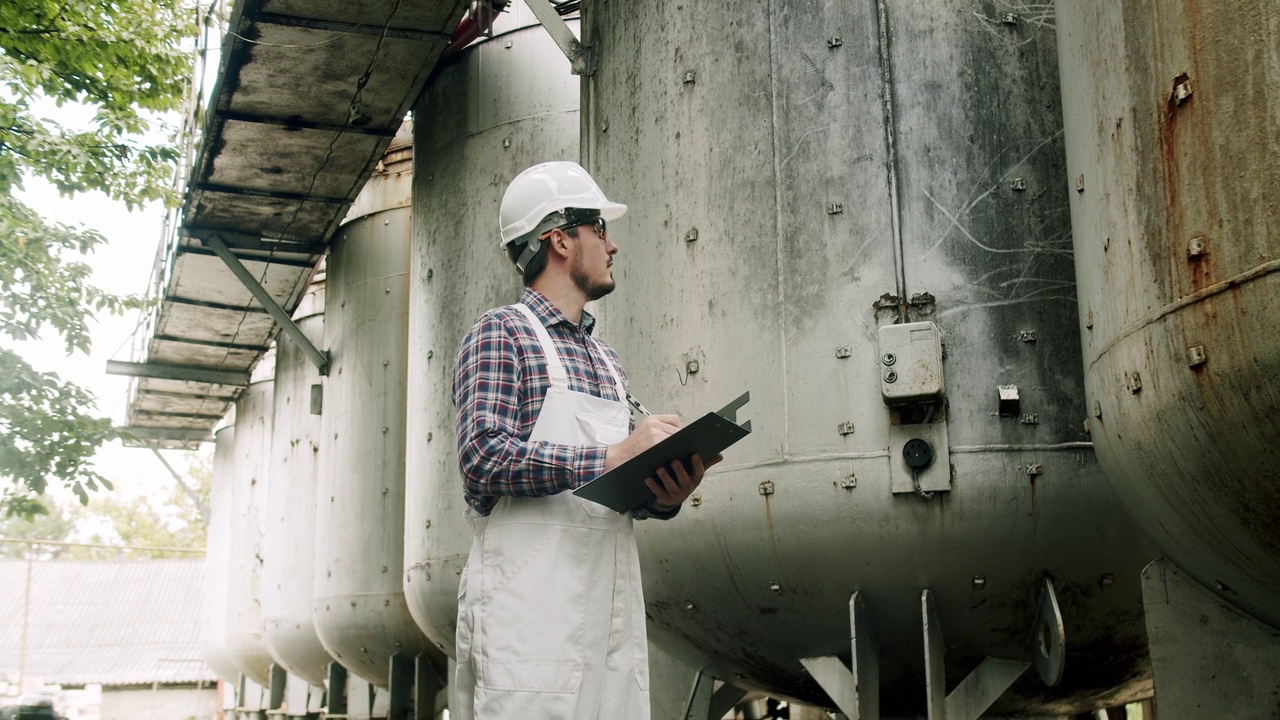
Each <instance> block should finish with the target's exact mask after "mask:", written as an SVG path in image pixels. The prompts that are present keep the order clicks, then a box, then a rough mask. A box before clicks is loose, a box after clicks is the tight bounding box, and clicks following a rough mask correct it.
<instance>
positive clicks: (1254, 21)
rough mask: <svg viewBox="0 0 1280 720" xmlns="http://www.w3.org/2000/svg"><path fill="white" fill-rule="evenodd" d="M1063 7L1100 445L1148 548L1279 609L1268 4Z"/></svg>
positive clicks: (1080, 255) (1079, 256) (1083, 315)
mask: <svg viewBox="0 0 1280 720" xmlns="http://www.w3.org/2000/svg"><path fill="white" fill-rule="evenodd" d="M1058 15H1059V18H1058V24H1059V35H1060V43H1059V54H1060V61H1061V65H1062V97H1063V104H1064V107H1065V108H1066V110H1067V112H1066V144H1067V169H1068V171H1069V174H1070V177H1071V179H1072V180H1071V182H1072V190H1071V193H1070V195H1071V218H1072V224H1073V227H1074V240H1075V261H1076V270H1077V275H1078V278H1079V289H1080V309H1079V312H1080V325H1081V329H1080V334H1081V336H1082V338H1083V340H1082V342H1083V345H1084V368H1085V390H1086V397H1087V400H1088V404H1089V425H1090V427H1091V429H1092V432H1093V438H1094V442H1095V444H1096V445H1097V452H1098V459H1099V462H1100V463H1101V464H1102V467H1103V469H1104V471H1105V472H1106V475H1107V479H1108V481H1109V482H1110V483H1111V485H1112V487H1113V488H1114V490H1115V492H1116V494H1117V496H1119V498H1120V500H1121V502H1122V503H1124V505H1125V506H1126V507H1127V508H1128V509H1129V511H1130V512H1131V514H1132V515H1133V517H1134V519H1135V520H1136V521H1137V522H1138V523H1139V524H1140V525H1141V526H1142V528H1143V529H1144V530H1146V531H1147V532H1148V533H1149V534H1150V535H1151V537H1152V538H1153V539H1154V540H1155V542H1156V544H1157V545H1158V546H1159V547H1160V549H1161V550H1163V551H1164V552H1166V553H1168V555H1169V557H1170V558H1172V559H1173V560H1174V561H1176V562H1177V563H1178V564H1179V565H1181V566H1183V567H1184V568H1185V569H1186V570H1187V571H1188V573H1189V574H1191V575H1192V576H1193V577H1195V578H1196V579H1197V580H1199V581H1200V582H1201V583H1203V584H1204V585H1205V586H1206V587H1209V588H1211V589H1212V590H1213V591H1214V592H1216V593H1217V594H1218V595H1219V596H1220V597H1221V598H1223V599H1224V600H1227V601H1228V602H1231V603H1233V604H1235V605H1237V606H1239V607H1241V608H1243V609H1244V610H1246V611H1247V612H1249V613H1252V614H1253V615H1255V616H1256V617H1258V618H1260V619H1262V620H1264V621H1266V622H1268V623H1270V624H1271V625H1276V626H1280V533H1278V532H1277V531H1276V520H1277V518H1280V442H1277V439H1278V438H1280V323H1278V322H1277V318H1280V274H1278V273H1277V271H1278V270H1280V162H1278V161H1277V158H1278V157H1280V54H1278V53H1277V48H1280V5H1277V4H1276V3H1275V2H1272V1H1271V0H1233V1H1231V2H1215V3H1189V2H1181V1H1175V0H1161V1H1158V2H1152V3H1138V4H1131V3H1065V4H1063V5H1062V6H1060V7H1059V9H1058Z"/></svg>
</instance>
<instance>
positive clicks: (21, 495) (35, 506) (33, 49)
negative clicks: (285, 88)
mask: <svg viewBox="0 0 1280 720" xmlns="http://www.w3.org/2000/svg"><path fill="white" fill-rule="evenodd" d="M194 18H195V14H194V11H193V10H192V9H191V8H190V7H189V6H188V5H186V4H185V3H184V0H109V1H108V0H4V2H0V290H2V291H3V293H0V408H2V409H0V478H3V479H4V480H7V481H8V482H7V483H5V484H4V485H3V486H2V487H0V509H3V511H4V512H3V513H0V516H8V515H13V514H19V515H24V516H30V515H32V514H35V513H39V512H41V511H42V510H43V505H42V503H41V502H40V495H41V494H42V493H43V492H44V489H45V488H46V487H47V486H48V484H49V483H50V482H60V483H64V484H66V485H68V486H69V487H70V488H71V489H72V490H73V491H74V492H75V493H76V494H77V495H78V496H79V498H80V500H81V502H86V501H87V499H88V492H89V491H91V490H94V489H97V488H98V487H99V486H103V485H105V484H106V483H105V480H104V478H102V477H101V476H100V475H99V474H98V473H97V472H95V471H94V469H93V466H92V457H93V454H94V452H95V451H96V449H97V448H98V447H99V446H100V445H101V444H102V443H103V442H105V441H107V440H109V439H111V438H112V437H114V436H115V430H113V429H112V427H111V423H110V422H109V421H107V420H105V419H102V418H99V417H96V416H95V410H94V407H93V398H92V396H91V395H90V394H89V393H88V392H86V391H85V390H83V389H82V388H79V387H77V386H75V385H73V384H71V383H67V382H64V381H63V380H61V379H60V378H59V377H58V376H57V375H54V374H51V373H44V372H40V371H38V370H37V369H35V368H33V367H31V366H30V365H29V364H28V363H27V362H26V361H25V360H24V359H23V358H22V357H21V356H20V355H19V354H18V353H17V352H15V351H14V350H13V349H12V347H13V343H15V342H20V341H24V340H32V339H35V338H38V337H40V336H41V335H42V334H44V333H49V332H52V333H56V334H57V336H58V337H60V338H61V340H62V341H63V342H64V344H65V346H66V349H67V352H68V353H74V352H84V353H87V352H88V350H89V331H88V323H89V321H90V320H91V319H92V318H93V317H94V316H95V315H96V313H98V312H102V311H109V312H122V311H123V310H125V309H127V308H129V307H134V306H137V305H139V304H140V302H141V301H140V300H139V299H138V298H122V297H117V296H114V295H111V294H109V293H105V292H103V291H101V290H99V289H98V288H95V287H93V286H92V285H91V284H90V282H89V278H90V269H89V267H88V265H86V264H85V263H84V262H83V260H82V258H83V256H85V255H87V254H89V253H91V252H93V251H94V249H95V248H96V247H98V246H99V245H101V244H102V243H103V242H104V240H105V239H104V238H103V236H102V235H101V234H99V233H97V232H94V231H92V230H85V229H79V228H75V227H72V226H70V225H67V224H63V223H59V222H51V221H47V220H45V219H43V218H41V217H40V216H39V215H38V214H37V213H36V212H34V211H32V210H31V209H30V208H29V207H27V206H26V205H24V204H23V203H22V202H21V201H20V200H18V199H17V197H16V196H15V192H16V191H19V190H21V189H23V181H24V178H32V177H38V178H42V179H44V180H46V181H48V182H49V183H51V184H52V185H53V186H54V187H56V188H57V189H58V190H59V191H60V192H62V193H63V194H65V195H74V194H76V193H82V192H87V191H100V192H102V193H105V194H106V195H107V196H108V197H110V198H112V199H115V200H118V201H121V202H123V203H125V204H126V205H127V206H129V207H130V208H131V209H132V208H135V207H138V206H140V205H142V204H143V203H145V202H148V201H151V200H157V199H166V200H167V199H171V198H170V195H171V194H172V190H171V187H170V185H171V182H170V181H171V179H172V175H173V167H174V163H175V161H176V160H177V159H178V150H177V148H176V146H175V144H174V138H172V137H170V138H168V139H167V140H165V141H161V142H152V141H149V140H147V139H146V135H147V134H148V133H149V132H151V131H152V123H153V121H154V119H155V118H156V117H158V114H159V113H164V112H168V111H173V110H175V109H177V108H178V106H179V105H180V103H181V100H182V97H183V93H184V89H185V86H186V84H187V82H188V81H189V76H190V60H189V55H188V48H187V47H186V45H188V43H187V39H188V38H190V37H192V36H193V34H194V31H195V23H194ZM50 104H52V106H54V107H56V108H64V107H67V106H69V105H76V106H82V107H86V108H89V109H90V110H91V111H92V120H91V121H90V122H89V123H88V127H87V128H84V127H78V128H72V127H66V126H64V125H63V124H61V123H60V122H58V121H57V120H55V119H53V118H50V117H47V116H45V115H46V114H47V113H45V114H42V113H41V110H40V108H42V107H48V106H50Z"/></svg>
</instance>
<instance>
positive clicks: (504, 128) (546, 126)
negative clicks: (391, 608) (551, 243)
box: [404, 3, 578, 656]
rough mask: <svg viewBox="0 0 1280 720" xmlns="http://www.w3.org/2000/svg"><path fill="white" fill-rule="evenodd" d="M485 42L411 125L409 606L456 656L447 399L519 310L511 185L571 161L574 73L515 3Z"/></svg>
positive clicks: (461, 533) (460, 531) (434, 84)
mask: <svg viewBox="0 0 1280 720" xmlns="http://www.w3.org/2000/svg"><path fill="white" fill-rule="evenodd" d="M493 35H494V36H493V37H492V38H489V39H485V40H482V41H481V42H478V43H476V44H475V45H473V46H471V47H470V48H468V49H467V50H465V51H463V52H462V53H460V54H459V55H458V56H456V57H455V58H454V59H453V60H451V61H448V62H447V64H446V65H444V66H443V67H441V68H439V69H437V71H436V74H435V76H434V77H433V78H432V80H431V81H430V83H429V84H428V85H427V88H426V90H425V91H424V92H423V95H422V98H421V99H420V100H419V103H418V106H417V111H416V122H415V123H414V130H415V136H414V145H415V148H416V151H417V156H418V161H417V165H416V166H415V168H414V175H415V179H414V182H415V185H414V212H415V214H416V216H417V218H418V220H417V223H416V228H415V232H414V243H413V249H412V253H411V256H410V262H409V267H410V277H411V282H410V287H411V294H410V308H411V314H412V318H413V321H412V323H411V325H410V330H409V358H410V368H411V371H410V373H409V378H408V382H409V385H408V391H407V395H408V428H409V437H410V438H411V439H412V441H411V442H410V443H409V446H408V462H407V465H408V473H409V474H408V482H407V485H408V487H407V490H406V496H405V498H406V502H405V513H406V517H407V519H406V521H405V578H404V582H405V593H406V595H405V597H406V599H407V600H408V602H409V608H410V609H411V610H412V611H413V616H414V618H415V619H416V620H417V621H418V625H419V626H420V627H421V628H422V629H423V632H425V633H426V634H427V636H428V637H429V638H431V640H432V641H433V642H434V643H435V644H436V645H437V646H438V647H440V648H441V649H443V650H444V651H445V652H447V653H448V654H449V655H450V656H453V655H454V631H455V627H456V623H457V612H458V597H457V595H458V579H459V575H460V574H461V572H462V568H463V566H464V565H465V564H466V561H467V553H468V552H469V551H470V549H471V528H470V526H469V525H468V524H467V521H466V520H465V519H464V518H463V511H464V510H465V508H466V502H465V501H464V500H463V498H462V479H461V475H460V473H459V471H458V456H457V452H456V445H457V441H456V435H455V432H454V407H453V400H452V395H451V392H452V385H453V366H454V359H455V356H456V354H457V350H458V343H459V342H461V340H462V337H463V336H464V335H465V334H466V332H467V329H468V328H470V327H471V324H472V323H474V322H475V321H476V320H477V319H478V318H479V317H480V315H481V314H483V313H484V312H485V311H486V310H488V309H489V308H492V307H496V306H499V305H505V304H508V303H513V302H516V301H518V300H519V299H520V291H521V284H520V278H519V275H518V274H517V273H516V272H515V269H514V267H513V266H512V265H511V262H510V260H508V259H507V256H506V254H505V253H504V252H502V251H501V250H500V249H499V248H498V204H499V202H500V201H501V199H502V193H503V191H505V190H506V187H507V183H509V182H510V181H511V178H513V177H515V176H516V174H518V173H519V172H520V171H521V170H523V169H525V168H526V167H528V166H530V165H533V164H535V163H538V162H543V161H546V160H550V159H556V158H566V157H567V158H574V157H577V154H578V87H577V83H576V82H574V81H573V78H572V76H571V75H570V74H569V63H568V61H567V60H565V58H564V56H563V55H561V54H560V51H559V50H558V49H557V48H556V46H555V44H554V43H553V42H552V41H551V39H550V38H549V37H548V36H547V33H546V31H545V30H543V29H542V28H541V27H540V26H538V25H537V24H536V19H535V18H534V17H533V15H532V13H530V12H529V11H528V9H527V8H525V6H524V4H523V3H515V4H513V5H512V6H511V11H510V12H509V13H506V14H504V15H502V16H501V17H500V18H498V20H497V21H496V23H495V26H494V33H493ZM459 109H461V110H459Z"/></svg>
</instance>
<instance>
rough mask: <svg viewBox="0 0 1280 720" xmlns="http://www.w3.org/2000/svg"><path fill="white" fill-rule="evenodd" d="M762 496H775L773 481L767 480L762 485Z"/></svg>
mask: <svg viewBox="0 0 1280 720" xmlns="http://www.w3.org/2000/svg"><path fill="white" fill-rule="evenodd" d="M760 494H761V495H772V494H773V481H772V480H765V481H764V482H762V483H760Z"/></svg>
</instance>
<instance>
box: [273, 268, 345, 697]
mask: <svg viewBox="0 0 1280 720" xmlns="http://www.w3.org/2000/svg"><path fill="white" fill-rule="evenodd" d="M293 321H294V323H295V324H297V326H298V329H299V330H301V331H302V333H303V335H305V336H306V337H307V338H308V339H309V340H311V342H312V343H313V344H314V345H316V346H317V347H321V346H322V343H323V341H324V274H323V272H321V273H320V274H319V275H318V276H317V278H316V279H315V280H313V281H312V283H311V287H310V288H309V289H308V290H307V293H306V294H305V295H303V297H302V302H301V303H300V304H299V305H298V309H297V310H296V311H295V312H294V314H293ZM320 388H321V378H320V371H319V370H318V369H317V368H316V366H315V364H314V363H312V362H311V360H310V359H309V358H308V357H307V356H306V354H305V353H303V352H302V350H301V349H300V348H299V347H298V345H297V344H296V343H294V342H293V341H292V340H291V339H289V337H288V336H287V335H286V334H284V333H281V334H280V335H279V336H278V337H277V339H276V377H275V401H274V418H275V421H274V426H273V430H272V441H271V487H270V489H269V490H268V492H267V510H266V517H267V523H266V533H267V538H266V547H267V552H266V556H265V557H264V558H263V564H262V588H263V590H262V616H263V623H264V625H265V628H266V636H267V645H268V647H269V649H270V650H271V656H272V657H273V658H275V661H276V662H277V663H278V664H279V665H280V666H281V667H283V668H284V669H285V670H287V671H288V672H289V673H291V674H293V675H296V676H298V677H300V678H302V679H303V680H305V681H307V682H308V683H310V684H312V685H315V686H321V687H322V686H323V685H324V683H325V680H326V679H327V674H328V668H329V662H330V661H331V658H330V657H329V654H328V653H327V652H325V649H324V646H323V645H321V644H320V638H319V637H318V636H317V635H316V629H315V623H314V622H313V620H312V618H311V611H312V598H313V587H312V586H313V578H314V575H315V543H316V484H317V483H316V478H317V476H318V475H319V473H320V464H321V456H320V413H321V410H322V408H323V403H322V400H323V396H322V395H321V393H320V392H319V390H320Z"/></svg>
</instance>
